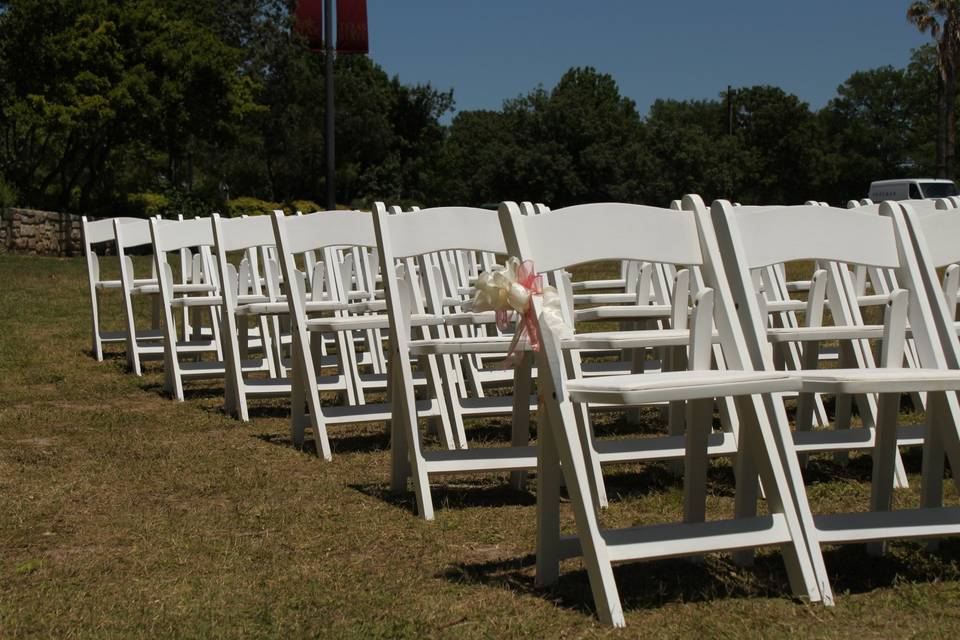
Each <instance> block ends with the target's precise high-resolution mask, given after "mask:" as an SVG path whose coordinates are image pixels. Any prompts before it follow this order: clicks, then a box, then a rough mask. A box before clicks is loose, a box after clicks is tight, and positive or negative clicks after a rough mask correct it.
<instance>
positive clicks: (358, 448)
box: [253, 409, 390, 456]
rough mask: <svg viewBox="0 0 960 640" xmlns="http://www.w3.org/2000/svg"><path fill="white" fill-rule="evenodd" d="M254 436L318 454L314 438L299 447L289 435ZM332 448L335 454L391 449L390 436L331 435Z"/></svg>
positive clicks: (377, 434) (266, 434) (278, 444)
mask: <svg viewBox="0 0 960 640" xmlns="http://www.w3.org/2000/svg"><path fill="white" fill-rule="evenodd" d="M289 413H290V411H289V409H288V410H287V415H289ZM253 437H254V438H257V439H258V440H262V441H263V442H268V443H270V444H272V445H277V446H280V447H287V448H289V449H295V450H297V451H302V452H304V453H309V454H310V455H313V456H315V455H317V443H316V442H315V441H314V440H313V438H309V437H308V438H306V439H305V440H304V442H303V446H302V447H298V446H296V445H295V444H294V443H293V439H292V438H291V437H290V436H289V435H283V434H277V433H258V434H256V435H254V436H253ZM330 449H331V451H332V453H333V455H334V456H336V455H337V454H344V453H378V452H383V451H387V450H389V449H390V436H389V435H388V434H386V433H364V434H357V435H346V436H331V437H330Z"/></svg>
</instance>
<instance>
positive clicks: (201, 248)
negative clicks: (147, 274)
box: [150, 218, 269, 401]
mask: <svg viewBox="0 0 960 640" xmlns="http://www.w3.org/2000/svg"><path fill="white" fill-rule="evenodd" d="M150 235H151V238H152V240H153V255H154V261H155V263H156V270H157V274H158V278H157V280H158V290H159V293H160V299H161V308H162V311H163V331H164V341H163V357H164V367H163V374H164V386H163V388H164V391H165V392H166V393H168V394H169V395H171V396H172V397H173V398H175V399H176V400H180V401H182V400H183V399H184V394H183V384H184V381H185V380H198V379H206V378H223V377H225V376H226V368H225V365H224V362H223V349H222V347H221V338H220V324H221V315H222V314H221V309H220V306H221V304H222V297H221V293H220V288H221V287H222V286H234V287H235V286H237V283H236V282H229V283H225V282H221V281H220V279H219V277H218V274H217V269H216V267H214V266H213V256H212V254H211V247H212V246H213V228H212V224H211V222H210V219H209V218H193V219H191V220H183V221H171V222H169V223H166V224H163V225H161V224H160V223H159V221H157V220H151V221H150ZM185 248H195V249H196V250H197V254H198V255H199V256H201V258H200V263H201V264H202V266H201V267H200V270H201V272H202V273H203V274H205V278H206V279H205V281H204V282H203V283H201V284H200V285H196V284H195V283H194V284H192V285H190V286H186V287H184V288H183V289H181V291H182V295H177V288H176V286H175V284H174V279H173V269H172V267H171V265H170V263H169V262H168V260H167V254H168V253H177V254H179V253H180V252H181V251H182V250H183V249H185ZM201 288H205V290H203V291H201V290H200V289H201ZM196 293H200V295H193V294H196ZM184 308H188V309H190V310H191V312H192V315H194V317H195V318H197V320H196V321H195V322H194V325H196V326H193V327H191V329H192V331H193V334H192V335H189V336H185V338H186V339H185V341H183V342H180V341H178V339H177V333H178V331H177V323H176V315H175V311H177V310H180V309H184ZM201 313H206V314H208V316H209V317H210V332H209V335H210V338H209V339H207V338H206V336H205V335H203V334H202V333H199V332H198V330H197V328H198V326H199V316H200V314H201ZM211 347H212V348H211ZM205 353H211V354H214V355H215V359H214V360H204V359H202V356H203V355H204V354H205ZM181 356H184V357H186V358H187V359H181ZM264 360H265V359H264ZM264 360H257V361H252V362H250V363H245V365H246V366H247V368H249V369H251V370H258V371H268V370H269V367H268V365H267V363H266V362H265V361H264Z"/></svg>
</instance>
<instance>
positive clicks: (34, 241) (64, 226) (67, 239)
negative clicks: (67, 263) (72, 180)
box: [0, 208, 83, 256]
mask: <svg viewBox="0 0 960 640" xmlns="http://www.w3.org/2000/svg"><path fill="white" fill-rule="evenodd" d="M0 246H2V247H6V249H7V250H8V251H17V252H20V253H29V254H34V255H44V256H72V255H80V254H82V253H83V244H82V241H81V239H80V216H77V215H73V214H70V213H56V212H53V211H37V210H35V209H15V208H11V209H7V210H6V211H4V212H3V224H0Z"/></svg>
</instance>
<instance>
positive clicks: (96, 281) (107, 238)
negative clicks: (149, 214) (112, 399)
mask: <svg viewBox="0 0 960 640" xmlns="http://www.w3.org/2000/svg"><path fill="white" fill-rule="evenodd" d="M118 221H119V222H120V223H121V224H129V223H138V222H143V223H146V221H144V220H141V219H139V218H108V219H106V220H88V219H87V217H86V216H83V217H82V218H81V219H80V229H81V233H82V236H83V255H84V257H85V259H86V262H87V284H88V287H89V292H90V315H91V320H92V324H93V340H92V343H91V351H92V353H93V356H94V357H95V358H96V359H97V361H98V362H102V361H103V345H104V344H108V343H118V342H126V341H127V332H126V331H123V330H121V331H105V330H104V329H102V328H101V326H100V294H101V293H102V292H106V291H119V290H120V288H121V280H120V279H119V278H118V279H116V280H105V279H103V278H102V277H101V272H100V256H99V255H98V254H97V248H98V247H103V246H104V245H105V244H107V243H109V242H113V241H114V240H115V236H114V223H115V222H118ZM151 283H156V274H151V277H150V278H148V279H142V280H136V281H135V282H134V284H135V285H141V284H151ZM143 337H146V336H143Z"/></svg>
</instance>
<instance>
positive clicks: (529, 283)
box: [497, 260, 543, 367]
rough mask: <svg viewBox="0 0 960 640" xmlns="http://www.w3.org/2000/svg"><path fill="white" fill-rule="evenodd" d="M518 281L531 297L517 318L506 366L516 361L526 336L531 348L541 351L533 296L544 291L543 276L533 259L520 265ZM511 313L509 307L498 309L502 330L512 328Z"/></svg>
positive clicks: (499, 326) (498, 318) (499, 324)
mask: <svg viewBox="0 0 960 640" xmlns="http://www.w3.org/2000/svg"><path fill="white" fill-rule="evenodd" d="M516 283H517V284H518V285H520V286H521V287H523V288H524V289H526V290H527V291H528V292H529V294H530V298H528V302H527V308H526V310H525V311H524V312H523V314H522V315H521V316H520V317H519V318H518V319H517V322H516V324H515V328H514V333H513V340H512V341H511V342H510V349H509V350H508V351H507V357H506V358H505V359H504V361H503V363H502V364H503V366H504V367H507V366H510V365H512V364H515V363H516V361H517V353H516V351H517V348H518V347H519V346H520V341H521V340H522V339H524V337H526V339H527V342H529V343H530V349H531V350H532V351H540V330H539V328H538V327H537V318H536V315H535V312H534V309H533V296H534V295H540V294H542V293H543V276H541V275H539V274H537V272H536V270H535V269H534V268H533V261H532V260H525V261H524V262H523V263H522V264H521V265H520V268H519V269H517V281H516ZM511 313H512V311H511V310H508V309H498V310H497V328H498V329H500V331H506V330H507V329H509V328H510V318H509V316H510V314H511Z"/></svg>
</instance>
